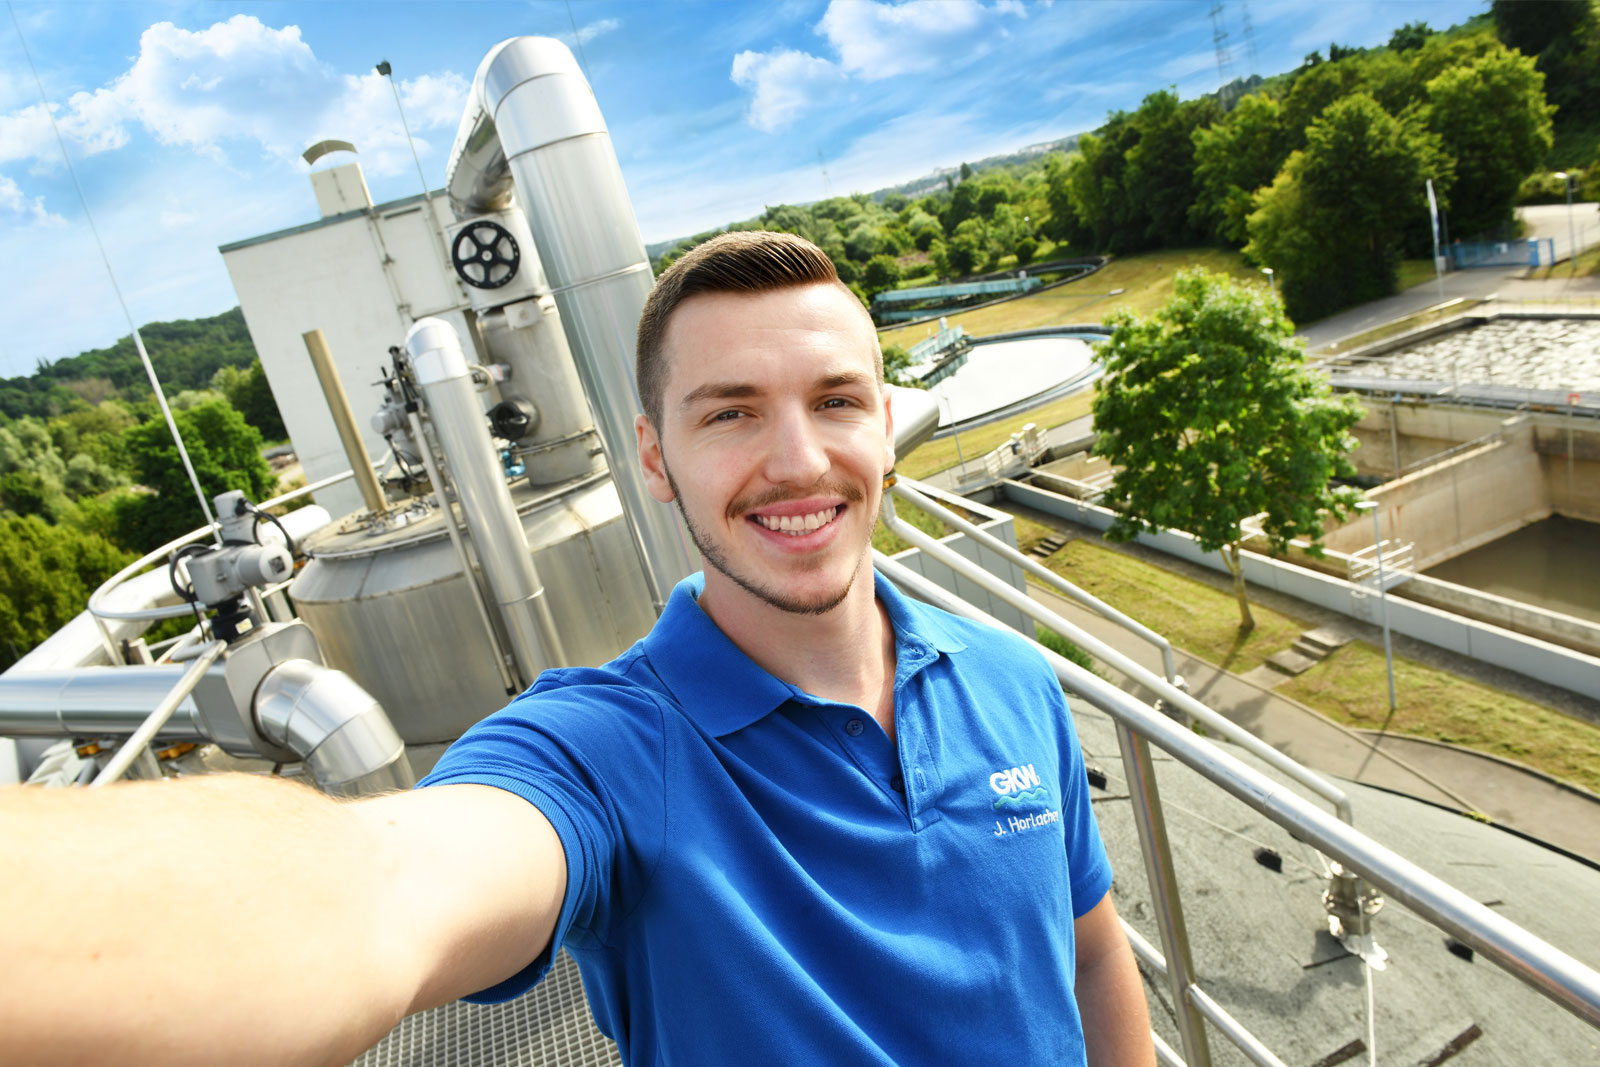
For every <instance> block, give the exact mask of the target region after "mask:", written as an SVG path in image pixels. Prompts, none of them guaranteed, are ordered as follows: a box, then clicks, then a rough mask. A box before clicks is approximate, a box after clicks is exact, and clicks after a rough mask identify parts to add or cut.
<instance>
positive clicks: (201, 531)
mask: <svg viewBox="0 0 1600 1067" xmlns="http://www.w3.org/2000/svg"><path fill="white" fill-rule="evenodd" d="M354 476H355V472H354V471H345V472H344V473H342V474H335V475H333V476H331V477H328V478H324V479H322V480H321V481H319V482H313V483H311V484H310V485H302V486H301V487H300V488H298V489H293V490H290V491H289V492H287V493H284V494H282V495H281V496H275V497H273V498H272V499H271V500H264V501H262V502H261V503H260V504H258V505H256V506H257V507H259V508H261V509H262V510H266V509H267V508H272V507H277V506H278V505H279V504H284V503H287V502H289V501H291V500H295V499H297V498H299V497H302V496H305V495H306V494H307V493H314V492H316V491H317V490H318V489H326V488H327V487H328V486H330V485H335V484H337V483H339V482H342V481H344V480H345V479H346V478H353V477H354ZM211 531H212V527H210V526H201V527H199V528H198V529H195V530H190V531H189V532H188V533H186V534H184V535H183V536H182V537H176V538H174V539H172V540H171V541H168V542H167V543H166V544H164V545H162V546H161V547H160V548H157V549H155V550H153V551H150V552H146V553H145V554H144V555H142V556H140V557H139V558H138V559H136V560H134V561H133V562H132V563H130V564H128V565H127V566H126V567H124V568H122V569H121V570H120V571H118V572H117V573H115V574H113V575H112V576H111V577H109V578H107V579H106V580H105V581H103V582H101V583H100V586H99V588H97V589H96V590H95V591H94V592H92V593H90V594H89V614H90V615H93V616H94V617H95V618H96V619H100V620H104V619H131V620H137V619H149V620H152V621H155V620H159V619H175V618H177V617H178V616H180V615H187V614H189V612H190V611H191V610H193V609H192V608H190V606H189V605H188V604H174V605H173V606H172V607H170V608H139V609H137V610H134V611H113V610H111V609H110V608H104V607H101V606H100V602H101V601H103V600H104V599H105V597H106V596H107V595H108V594H109V593H110V592H111V590H113V589H115V588H116V587H117V586H119V585H121V584H122V583H123V582H125V581H127V580H128V579H129V578H131V577H133V576H134V575H135V574H137V573H139V572H140V571H142V570H144V569H145V568H146V567H148V566H150V565H151V564H152V563H155V562H156V561H157V560H160V559H162V558H164V557H165V556H167V555H168V554H169V553H172V552H175V551H177V550H178V549H180V548H182V547H183V546H184V545H187V544H189V543H191V542H193V541H198V540H200V539H201V538H203V537H209V536H211Z"/></svg>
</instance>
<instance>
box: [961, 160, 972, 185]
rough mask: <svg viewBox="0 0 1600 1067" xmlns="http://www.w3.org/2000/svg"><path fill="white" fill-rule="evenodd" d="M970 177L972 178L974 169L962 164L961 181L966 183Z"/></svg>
mask: <svg viewBox="0 0 1600 1067" xmlns="http://www.w3.org/2000/svg"><path fill="white" fill-rule="evenodd" d="M970 177H972V168H971V167H970V166H968V165H967V164H966V163H962V164H961V180H962V181H966V180H967V179H968V178H970Z"/></svg>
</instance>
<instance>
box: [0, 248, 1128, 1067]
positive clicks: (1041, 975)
mask: <svg viewBox="0 0 1600 1067" xmlns="http://www.w3.org/2000/svg"><path fill="white" fill-rule="evenodd" d="M638 354H639V386H640V393H641V398H642V400H643V405H644V408H645V412H644V414H643V415H641V416H640V417H639V419H638V424H637V426H638V442H639V460H640V462H641V464H642V465H643V468H644V471H645V473H646V476H647V479H648V482H649V485H650V487H651V491H652V492H653V493H654V495H655V496H656V497H657V498H658V499H660V500H662V501H664V502H675V503H676V504H677V506H678V507H679V508H680V509H681V511H682V514H683V517H684V519H685V522H686V524H687V525H688V527H689V529H690V531H691V534H692V536H693V538H694V540H695V543H696V545H697V546H698V547H699V549H700V552H701V555H702V556H703V558H704V560H705V563H706V570H705V574H704V577H703V579H701V578H699V577H698V576H697V577H696V578H691V579H690V580H688V581H686V582H684V583H683V584H681V585H680V586H679V587H678V589H677V590H675V591H674V593H673V596H672V598H671V600H670V602H669V604H668V606H667V608H666V610H665V612H664V613H663V615H662V618H661V619H660V621H659V622H658V624H657V625H656V627H655V629H654V630H653V631H652V632H651V634H650V635H649V636H648V637H647V638H646V639H645V640H644V641H642V642H640V643H639V644H638V645H636V646H635V647H634V648H633V649H631V650H629V651H628V652H627V653H625V654H624V655H623V656H621V657H619V658H618V659H617V660H615V661H613V662H612V663H610V664H607V665H606V666H604V667H601V668H598V669H588V668H572V669H566V670H560V671H551V672H547V673H546V674H545V675H543V676H541V678H540V679H539V681H538V682H537V683H536V684H535V685H534V687H533V688H532V689H530V690H529V691H528V692H527V693H525V694H524V695H523V696H522V697H521V698H519V699H518V700H517V701H516V702H514V703H513V704H512V705H511V706H510V707H509V708H507V709H505V710H504V711H502V712H500V713H498V714H497V715H495V716H491V717H490V718H489V719H487V720H485V721H484V722H482V723H480V724H479V725H478V726H476V727H474V728H473V729H472V730H471V731H470V732H469V733H468V734H467V736H466V737H464V738H463V739H462V740H461V741H460V742H458V743H457V744H456V745H455V746H454V747H452V749H451V750H450V751H449V752H448V753H447V754H446V755H445V757H444V758H443V759H442V760H441V761H440V764H439V766H438V767H437V768H435V770H434V772H433V773H432V774H431V775H430V776H429V777H428V778H427V779H425V780H424V782H423V783H421V786H422V788H419V789H418V790H417V791H415V792H412V793H409V794H401V795H394V796H388V797H383V798H379V799H375V800H369V801H362V802H356V803H349V804H335V803H332V802H329V801H326V800H324V799H323V798H320V797H316V796H314V795H312V794H309V793H307V792H306V791H303V790H294V789H290V788H286V787H283V786H281V785H278V784H276V783H270V782H262V781H260V780H252V779H233V780H218V781H213V782H200V783H196V784H195V785H194V786H191V787H188V788H183V789H166V788H163V787H161V786H159V785H154V784H152V785H146V786H124V787H119V788H118V789H116V790H114V791H111V793H107V794H102V796H109V795H111V794H120V799H121V801H122V802H121V803H120V804H118V805H116V807H115V809H114V810H113V809H111V808H110V807H109V806H108V805H107V804H105V803H104V802H101V803H99V804H98V806H96V802H97V801H99V798H96V797H80V796H72V797H68V798H63V800H62V802H59V803H57V804H44V803H40V802H38V799H37V798H27V799H26V800H25V802H24V804H23V805H22V807H21V808H18V809H0V834H3V833H6V832H9V831H11V830H13V829H17V828H20V829H22V830H25V831H26V832H27V834H28V847H29V849H30V852H32V853H33V856H34V859H35V862H39V863H43V864H47V865H51V866H50V868H49V869H51V870H61V869H63V868H65V873H66V875H67V878H66V880H65V881H64V882H63V885H64V886H65V888H64V889H63V891H62V892H61V894H60V896H59V897H58V898H57V899H56V900H54V901H52V903H53V904H54V906H55V907H57V908H58V909H59V918H58V919H57V920H56V922H55V923H51V922H49V920H48V917H46V921H45V922H42V923H39V924H37V925H36V926H31V927H30V929H29V930H28V931H21V932H9V933H7V934H4V935H0V937H12V938H13V939H14V940H16V941H20V944H11V945H7V944H6V943H5V942H3V941H0V948H4V949H5V951H4V952H0V955H3V956H4V957H5V958H6V959H8V960H12V959H28V960H38V961H39V965H38V966H37V967H33V968H30V969H29V971H28V974H27V976H26V977H25V978H24V979H22V980H21V981H20V982H17V983H16V988H15V989H12V988H10V987H0V993H4V996H3V997H0V1033H6V1034H20V1035H22V1036H21V1038H20V1040H21V1042H22V1044H21V1045H20V1048H21V1050H22V1059H23V1060H24V1061H25V1062H28V1061H31V1060H33V1059H37V1060H40V1061H50V1062H55V1061H58V1060H59V1061H61V1062H69V1061H70V1058H71V1056H72V1055H73V1054H75V1053H81V1054H83V1055H85V1056H91V1055H92V1054H93V1053H94V1051H95V1050H97V1049H100V1048H102V1047H103V1046H102V1045H101V1043H102V1042H104V1041H106V1040H107V1039H108V1038H107V1035H108V1034H120V1035H122V1036H120V1037H118V1038H116V1039H115V1040H116V1042H117V1043H116V1046H115V1047H116V1049H117V1058H118V1059H119V1060H121V1061H129V1062H161V1063H171V1062H197V1063H201V1062H212V1061H214V1060H215V1059H216V1055H217V1052H218V1049H217V1048H216V1047H215V1046H207V1045H205V1044H204V1043H201V1042H196V1041H195V1040H194V1034H193V1028H195V1027H197V1026H198V1027H200V1028H201V1029H202V1030H203V1031H204V1032H208V1033H209V1032H215V1033H217V1034H219V1035H228V1046H227V1059H228V1060H229V1061H230V1062H243V1061H248V1060H250V1058H251V1057H252V1056H255V1057H257V1058H259V1059H260V1061H261V1062H313V1063H314V1062H328V1063H337V1062H341V1061H342V1060H345V1059H348V1058H349V1057H350V1056H352V1055H353V1054H355V1053H356V1052H358V1051H360V1049H362V1048H364V1047H365V1046H366V1045H367V1044H370V1043H371V1042H372V1041H374V1040H376V1039H377V1038H379V1037H381V1036H382V1034H383V1033H384V1032H385V1030H386V1029H387V1028H388V1027H389V1026H390V1025H392V1024H393V1022H394V1021H395V1020H397V1019H398V1018H399V1017H400V1016H402V1015H403V1014H405V1013H407V1012H409V1011H415V1010H419V1009H421V1008H425V1007H429V1006H432V1005H435V1004H439V1003H443V1002H445V1001H447V1000H449V999H451V998H453V997H458V996H462V995H471V996H472V997H473V998H474V999H485V1000H495V999H503V998H505V997H509V996H513V995H515V994H517V993H519V992H520V991H522V990H523V989H526V988H527V987H528V986H529V985H531V984H532V983H533V982H535V981H537V979H538V977H539V976H540V975H541V974H542V973H543V971H544V969H545V968H546V967H547V966H548V964H549V960H550V958H551V955H552V953H553V952H554V951H555V950H556V948H558V947H560V946H562V945H564V946H565V947H567V948H568V949H569V950H570V951H571V952H572V953H573V955H574V956H575V958H577V960H578V961H579V964H580V967H581V968H582V969H583V972H584V979H585V986H586V989H587V991H588V994H589V998H590V1001H591V1004H592V1005H593V1007H594V1010H595V1013H596V1016H597V1019H598V1020H599V1022H600V1023H601V1026H602V1028H603V1029H605V1030H606V1031H607V1032H608V1033H609V1034H611V1036H612V1037H614V1038H615V1039H616V1041H617V1042H618V1044H619V1046H620V1047H621V1049H622V1051H623V1055H624V1058H625V1059H626V1060H627V1061H628V1062H629V1063H639V1064H653V1063H672V1062H678V1063H695V1064H723V1063H728V1064H732V1063H741V1064H742V1063H749V1062H763V1061H764V1062H768V1063H795V1064H817V1063H827V1064H965V1063H972V1062H980V1061H983V1062H986V1061H988V1060H989V1059H991V1058H992V1057H993V1056H994V1055H995V1054H996V1052H1003V1054H1004V1055H1005V1056H1006V1058H1007V1059H1008V1060H1012V1059H1017V1060H1018V1061H1020V1062H1030V1063H1041V1064H1042V1063H1052V1064H1054V1063H1072V1062H1082V1061H1083V1060H1084V1054H1085V1052H1084V1050H1085V1046H1087V1052H1088V1059H1089V1062H1092V1063H1095V1064H1141V1065H1144V1064H1151V1063H1153V1062H1154V1058H1153V1052H1152V1050H1151V1043H1150V1037H1149V1023H1148V1019H1147V1017H1146V1013H1145V1007H1144V998H1143V990H1142V987H1141V984H1140V980H1139V977H1138V972H1137V970H1136V969H1135V967H1134V965H1133V961H1132V956H1131V954H1130V952H1129V950H1128V946H1127V943H1126V941H1125V939H1124V938H1123V935H1122V932H1121V930H1120V928H1119V926H1118V923H1117V919H1116V914H1115V911H1114V910H1113V908H1112V904H1111V900H1110V896H1109V892H1108V890H1109V887H1110V870H1109V867H1108V866H1107V864H1106V862H1105V856H1104V851H1103V849H1102V848H1101V846H1100V841H1099V836H1098V833H1097V832H1096V830H1095V826H1094V822H1093V817H1092V815H1091V813H1090V810H1089V804H1088V797H1087V794H1086V790H1087V783H1086V781H1085V779H1084V773H1083V767H1082V764H1081V759H1080V756H1079V752H1078V748H1077V742H1076V738H1075V736H1074V733H1073V730H1072V725H1071V720H1070V718H1069V717H1068V716H1067V714H1066V710H1065V706H1064V703H1063V701H1062V699H1061V693H1060V690H1059V688H1058V687H1057V686H1056V684H1055V680H1054V677H1053V676H1052V674H1051V673H1050V671H1049V670H1048V668H1047V667H1046V666H1045V665H1044V663H1043V662H1042V660H1040V659H1039V657H1037V656H1036V655H1035V654H1033V653H1032V652H1031V651H1030V650H1029V649H1028V648H1027V646H1026V645H1025V644H1023V643H1022V642H1021V641H1019V640H1017V639H1016V638H1013V637H1008V636H1006V635H1003V634H1000V633H998V632H996V631H992V630H989V629H987V628H983V627H979V626H975V625H973V624H970V623H967V622H964V621H961V620H957V619H954V618H951V617H950V616H947V615H943V614H941V613H938V612H935V611H932V610H930V609H928V608H926V607H923V606H921V605H917V604H914V603H912V602H910V601H908V600H906V599H905V598H903V597H901V596H900V595H899V594H898V593H896V592H895V591H894V590H893V589H892V588H891V587H890V586H888V585H887V584H886V583H884V582H881V581H875V576H874V573H873V570H872V566H871V556H870V551H869V538H870V535H871V532H872V528H873V525H874V522H875V516H876V510H877V504H878V501H879V498H880V495H881V492H882V488H881V486H882V480H883V477H884V475H885V474H886V473H887V472H888V471H889V469H890V468H891V467H892V465H893V461H894V455H893V444H892V442H893V423H892V416H891V413H890V411H889V408H888V404H887V402H886V399H885V394H884V390H883V385H882V381H883V372H882V364H881V356H880V355H879V352H878V347H877V343H876V338H875V334H874V332H873V330H872V327H871V323H870V321H869V320H868V319H867V317H866V315H865V313H864V312H863V310H862V308H861V306H860V304H859V302H858V301H856V300H855V298H854V297H853V296H852V295H851V294H850V293H849V291H848V290H846V289H845V288H844V287H843V286H842V285H841V284H840V283H839V282H838V279H837V276H836V275H835V273H834V271H833V267H832V265H831V263H829V261H828V259H827V257H826V256H825V255H823V254H822V253H821V252H820V251H819V250H817V249H816V248H815V247H814V246H812V245H810V244H808V243H806V242H804V241H801V240H800V239H798V238H793V237H789V236H786V235H779V234H748V233H746V234H728V235H724V236H723V237H720V238H717V239H715V240H713V241H711V242H708V243H707V244H706V245H703V246H701V247H700V248H698V249H696V250H694V251H693V252H691V253H689V254H688V255H686V256H685V257H683V259H682V260H680V261H679V263H678V264H676V265H675V266H674V267H673V269H672V270H671V271H669V272H667V273H666V274H665V275H663V277H662V278H661V280H660V281H659V282H658V284H657V286H656V288H655V290H654V291H653V293H652V295H651V297H650V301H649V303H648V304H647V305H646V308H645V310H644V314H643V316H642V317H641V320H640V326H639V345H638ZM179 794H182V797H181V799H175V798H177V797H178V795H179ZM12 799H13V800H15V799H16V798H12ZM73 809H76V810H73ZM12 810H15V811H16V812H17V814H16V815H15V816H14V817H13V821H12V823H11V824H9V825H7V824H5V819H6V818H7V815H8V814H10V812H11V811H12ZM89 818H94V819H96V820H97V821H98V820H101V819H103V820H104V821H103V822H101V823H100V824H99V825H98V826H97V833H98V835H99V837H100V839H102V840H106V841H110V842H112V843H113V845H112V846H111V847H112V850H113V854H112V855H110V856H106V855H104V854H103V853H102V854H101V855H100V856H98V857H97V859H96V862H95V863H93V864H87V863H84V862H82V861H81V860H79V859H77V858H76V857H75V855H74V849H73V848H71V847H63V846H62V845H61V844H60V843H59V841H60V838H61V837H62V836H63V835H70V834H71V833H73V832H75V831H76V832H81V831H82V829H83V826H84V820H86V819H89ZM157 827H159V832H160V833H161V834H162V835H163V836H167V837H178V838H179V839H183V840H196V841H198V840H204V841H205V842H207V843H208V844H212V843H213V842H214V847H215V848H216V849H217V850H218V852H217V854H216V855H215V857H214V858H213V859H212V860H211V861H210V862H205V863H198V864H191V865H190V866H189V869H182V868H180V867H179V866H177V865H175V864H172V863H167V862H164V861H163V860H162V859H161V858H160V857H161V855H162V853H161V850H160V849H159V846H158V843H156V842H152V841H151V840H150V839H149V835H150V834H151V833H152V831H153V830H154V829H155V828H157ZM189 835H204V837H203V838H201V837H198V836H194V837H191V836H189ZM68 840H69V841H70V836H69V837H68ZM77 851H81V850H77ZM152 852H154V853H155V855H156V857H157V858H156V859H155V860H152V858H151V854H152ZM308 860H313V861H315V862H316V864H317V865H318V867H317V868H314V869H307V868H308V866H309V865H308V863H307V861H308ZM96 878H97V879H98V882H95V883H93V884H94V888H92V889H91V888H86V887H84V886H83V885H82V884H81V883H83V882H89V881H90V880H91V879H96ZM108 881H110V882H111V883H112V884H111V885H110V886H109V887H108V886H107V882H108ZM108 888H109V889H110V890H111V892H113V893H114V894H115V899H117V900H118V901H119V905H120V906H119V908H118V913H117V914H115V915H113V916H105V918H106V919H107V920H108V921H107V922H105V923H103V924H101V925H99V926H95V927H91V930H92V932H91V933H88V934H84V933H83V932H82V929H83V926H84V923H85V922H86V917H93V916H94V915H95V911H94V909H95V908H96V907H100V908H102V909H103V907H104V906H103V904H102V903H100V902H101V901H103V900H104V899H106V895H105V894H106V890H107V889H108ZM7 892H8V890H7V888H6V887H4V886H3V885H0V905H3V904H8V903H9V902H8V901H6V900H5V894H6V893H7ZM24 892H26V890H24ZM175 901H182V902H183V903H182V906H181V907H180V908H177V909H175V911H174V912H172V913H171V922H172V926H173V929H175V930H178V931H181V932H182V936H181V937H180V938H178V939H177V941H176V943H170V942H154V941H152V938H151V937H150V936H149V934H148V930H149V929H150V928H151V927H152V926H153V925H154V920H156V919H157V918H159V917H162V916H163V915H164V914H166V913H167V909H168V908H171V907H172V906H173V902H175ZM23 906H25V907H28V908H29V909H30V911H31V912H32V913H37V912H38V911H39V909H40V907H41V902H40V901H39V900H37V899H36V898H35V899H26V898H25V899H24V901H23ZM7 913H8V914H17V913H18V912H16V911H15V910H10V909H9V908H8V911H7ZM245 917H248V925H247V924H246V919H245ZM69 923H73V924H77V928H78V930H79V933H78V934H77V935H75V936H72V937H68V938H66V939H65V940H63V939H62V938H60V937H59V936H57V934H56V932H55V930H54V929H52V927H56V928H60V927H65V926H67V925H68V924H69ZM263 932H270V933H269V934H268V935H267V936H263ZM158 946H159V948H160V951H156V949H157V947H158ZM312 954H314V956H313V955H312ZM5 981H6V979H0V983H4V982H5ZM130 989H134V990H137V994H138V995H137V996H133V997H130V996H129V990H130ZM83 1005H95V1006H96V1008H97V1009H98V1010H97V1012H96V1015H95V1018H94V1022H93V1026H82V1027H80V1026H78V1025H77V1023H78V1020H79V1014H78V1013H79V1010H80V1008H81V1006H83ZM1080 1017H1081V1020H1082V1021H1081V1025H1080ZM41 1034H43V1035H45V1036H43V1037H41ZM241 1034H243V1035H248V1037H240V1036H239V1035H241ZM237 1046H242V1047H243V1051H240V1049H239V1048H238V1047H237Z"/></svg>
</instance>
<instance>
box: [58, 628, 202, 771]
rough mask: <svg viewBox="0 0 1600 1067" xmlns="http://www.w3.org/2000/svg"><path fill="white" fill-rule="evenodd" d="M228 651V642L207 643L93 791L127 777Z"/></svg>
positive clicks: (113, 759) (109, 764)
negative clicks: (130, 768)
mask: <svg viewBox="0 0 1600 1067" xmlns="http://www.w3.org/2000/svg"><path fill="white" fill-rule="evenodd" d="M227 647H228V643H227V642H226V641H211V642H209V643H207V645H206V647H205V648H204V649H202V650H201V652H200V655H199V656H197V657H196V658H195V660H194V662H193V663H191V664H189V669H188V670H186V671H184V672H183V675H182V677H180V678H179V679H178V682H177V684H176V685H174V686H173V687H172V688H171V689H169V690H168V691H167V695H166V696H164V697H162V698H161V703H159V704H157V705H156V706H155V709H154V710H153V711H151V712H150V714H149V715H147V716H146V717H145V720H144V722H142V723H140V724H139V728H138V729H136V730H134V731H133V733H132V734H130V735H129V736H128V739H127V740H126V741H124V742H123V743H122V745H121V747H119V748H118V749H117V751H116V752H115V753H114V754H113V755H112V757H111V758H110V759H109V760H107V761H106V765H105V767H104V768H102V769H101V771H100V773H99V774H97V775H95V779H94V781H92V782H90V783H89V788H90V789H98V788H100V787H101V786H105V785H109V784H111V783H112V782H114V781H116V780H117V779H118V778H121V777H122V776H123V775H124V774H126V773H127V771H128V768H129V767H131V766H133V761H134V760H135V759H137V758H138V757H139V756H140V755H142V754H143V753H144V751H145V749H146V748H148V747H149V745H150V742H151V741H153V740H155V736H156V734H158V733H160V732H161V728H162V727H163V726H165V725H166V724H167V720H168V719H170V718H172V713H173V712H174V711H177V710H178V705H179V704H181V703H183V701H184V698H186V697H187V696H188V695H189V694H190V693H192V692H193V691H194V687H195V686H196V685H198V684H200V679H201V678H203V677H204V676H205V673H206V671H208V670H210V669H211V665H212V664H213V663H215V662H217V657H219V656H221V655H222V653H223V651H224V650H225V649H226V648H227Z"/></svg>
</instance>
